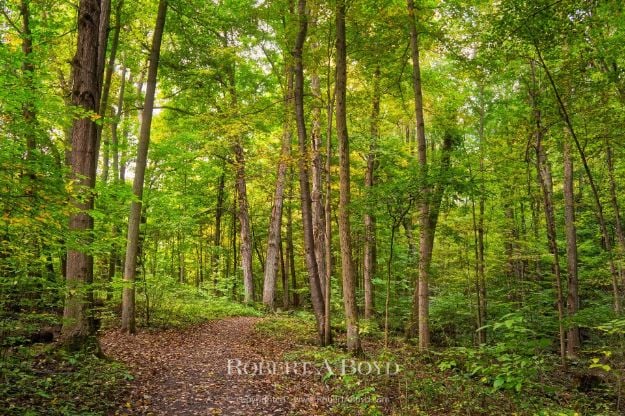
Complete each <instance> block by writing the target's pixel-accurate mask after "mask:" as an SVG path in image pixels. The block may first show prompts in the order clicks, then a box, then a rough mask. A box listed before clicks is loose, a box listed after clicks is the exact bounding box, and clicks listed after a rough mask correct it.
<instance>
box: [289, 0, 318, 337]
mask: <svg viewBox="0 0 625 416" xmlns="http://www.w3.org/2000/svg"><path fill="white" fill-rule="evenodd" d="M297 17H298V21H299V30H298V32H297V37H296V38H295V46H294V48H293V60H294V64H295V86H294V95H295V100H294V105H295V123H296V126H297V142H298V148H299V155H298V156H299V160H298V165H299V188H300V200H301V204H302V224H303V229H304V230H303V232H304V250H305V252H306V268H307V269H308V281H309V285H310V296H311V301H312V306H313V310H314V313H315V319H316V320H317V331H318V335H319V340H320V342H321V344H324V342H325V338H324V314H325V301H324V298H323V292H322V289H321V278H320V276H319V268H318V264H317V259H316V258H315V239H314V235H313V218H312V201H311V196H310V175H309V165H308V136H307V133H306V119H305V114H304V64H303V57H302V54H303V48H304V42H305V41H306V34H307V31H308V15H307V14H306V0H298V3H297Z"/></svg>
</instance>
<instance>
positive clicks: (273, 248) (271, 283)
mask: <svg viewBox="0 0 625 416" xmlns="http://www.w3.org/2000/svg"><path fill="white" fill-rule="evenodd" d="M285 72H286V88H285V91H284V110H285V111H284V126H283V131H282V148H281V150H280V162H279V163H278V177H277V180H276V191H275V194H274V198H273V208H272V209H271V220H270V222H269V236H268V238H267V261H266V263H265V276H264V279H263V282H264V283H263V284H264V286H263V303H264V304H265V306H266V307H268V308H269V309H270V310H273V309H274V300H275V290H276V276H277V272H278V260H279V259H280V247H281V243H280V240H281V238H280V236H281V232H282V207H283V201H284V187H285V182H286V174H287V167H288V166H287V165H288V163H289V160H290V158H291V118H292V117H291V114H292V113H291V112H292V108H293V107H292V102H291V101H292V95H293V71H292V68H291V65H286V68H285Z"/></svg>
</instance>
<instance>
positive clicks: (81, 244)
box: [61, 0, 100, 350]
mask: <svg viewBox="0 0 625 416" xmlns="http://www.w3.org/2000/svg"><path fill="white" fill-rule="evenodd" d="M99 22H100V2H99V1H97V0H81V1H80V4H79V8H78V47H77V51H76V55H75V57H74V60H73V83H72V104H73V105H74V106H76V107H78V108H80V109H81V110H83V111H86V112H88V114H87V115H86V116H83V117H82V118H79V119H76V120H74V123H73V127H72V147H71V157H70V160H71V178H72V179H73V180H74V181H75V183H76V184H78V186H79V188H78V191H79V192H80V193H81V194H82V196H83V197H84V198H80V197H78V198H76V197H72V200H71V203H72V205H73V206H74V207H75V208H76V209H77V210H78V212H76V213H73V214H71V215H70V218H69V230H70V232H72V233H74V234H75V235H76V236H77V238H78V241H77V243H78V244H77V245H76V246H74V247H71V248H70V250H69V251H68V253H67V269H66V277H67V289H66V290H67V291H66V298H65V308H64V311H63V328H62V330H61V340H62V342H63V343H64V344H65V345H66V346H67V347H68V348H69V349H74V350H75V349H80V348H83V347H84V346H86V345H87V344H88V343H89V342H90V340H92V339H93V335H94V334H95V326H94V324H93V319H92V316H91V310H90V308H91V299H89V294H90V293H91V291H90V290H88V285H90V284H91V283H92V281H93V257H92V256H91V255H90V254H88V252H87V251H88V250H86V251H85V250H84V249H85V248H88V247H89V246H90V245H91V243H92V236H91V231H92V230H93V218H92V217H91V216H90V215H89V213H88V211H89V210H91V209H92V208H93V193H92V191H93V188H94V186H95V175H96V165H97V155H96V139H97V137H96V136H97V131H96V130H97V129H96V124H95V122H94V121H93V119H92V117H91V115H92V114H97V112H98V104H99V102H100V86H99V84H98V73H97V62H98V49H99V48H98V28H99Z"/></svg>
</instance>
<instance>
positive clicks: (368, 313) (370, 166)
mask: <svg viewBox="0 0 625 416" xmlns="http://www.w3.org/2000/svg"><path fill="white" fill-rule="evenodd" d="M379 116H380V67H379V66H377V67H376V68H375V72H374V74H373V99H372V109H371V138H370V140H371V142H370V144H369V153H368V154H367V170H366V172H365V190H366V192H367V193H369V198H371V196H370V193H371V191H372V188H373V185H374V183H375V169H376V164H377V161H376V148H377V141H378V138H379V135H380V132H379V120H378V118H379ZM371 210H372V208H371V204H369V207H368V209H367V212H366V213H365V215H364V225H365V247H364V256H363V257H364V259H363V262H364V264H363V280H364V289H365V290H364V291H365V319H371V318H373V313H374V310H373V307H374V305H373V283H372V280H373V278H374V276H375V269H376V240H375V217H374V216H373V214H371Z"/></svg>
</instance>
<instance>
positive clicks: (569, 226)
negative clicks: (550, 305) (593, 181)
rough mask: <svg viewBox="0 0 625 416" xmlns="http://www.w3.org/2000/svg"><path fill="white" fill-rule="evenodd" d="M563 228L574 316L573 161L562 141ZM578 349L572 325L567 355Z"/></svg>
mask: <svg viewBox="0 0 625 416" xmlns="http://www.w3.org/2000/svg"><path fill="white" fill-rule="evenodd" d="M564 227H565V230H566V270H567V276H568V285H567V286H568V294H567V298H566V306H567V314H568V316H569V317H572V316H574V315H575V314H576V313H577V311H578V309H579V294H578V279H577V232H576V229H575V197H574V191H573V159H572V158H571V144H570V142H569V139H568V138H565V139H564ZM579 347H580V336H579V328H578V327H577V326H576V325H572V326H571V327H570V328H569V331H568V340H567V354H568V356H569V357H570V358H575V357H577V352H578V350H579Z"/></svg>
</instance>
